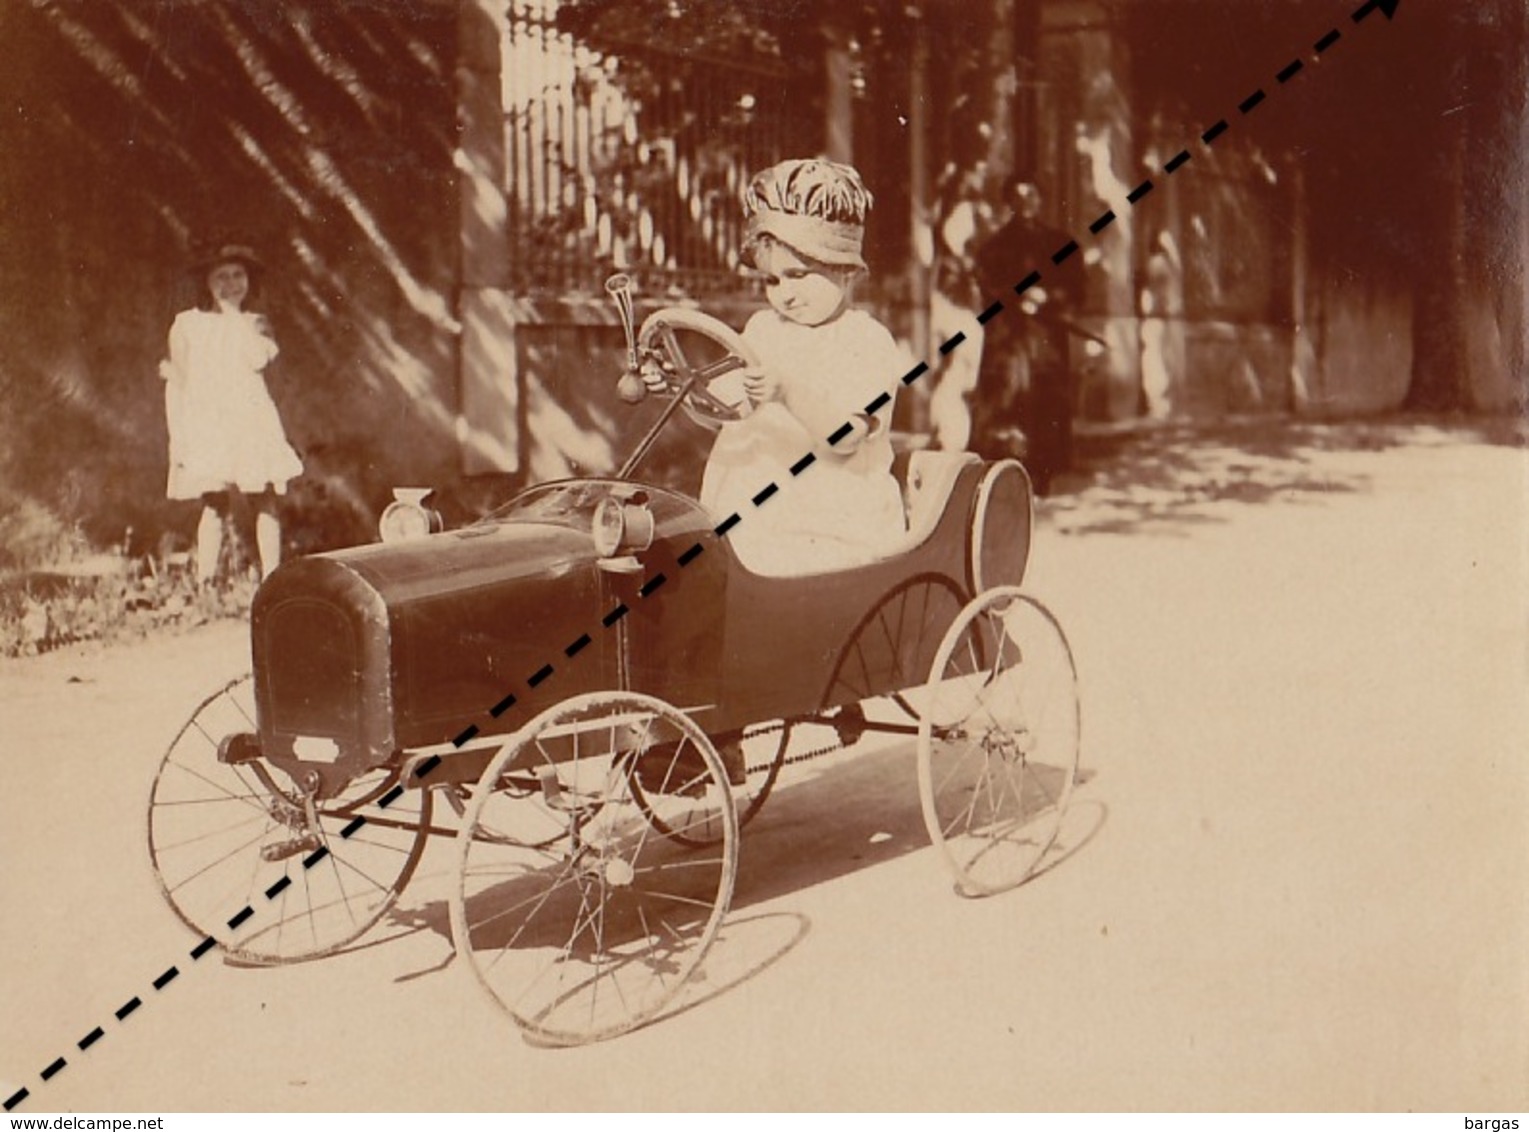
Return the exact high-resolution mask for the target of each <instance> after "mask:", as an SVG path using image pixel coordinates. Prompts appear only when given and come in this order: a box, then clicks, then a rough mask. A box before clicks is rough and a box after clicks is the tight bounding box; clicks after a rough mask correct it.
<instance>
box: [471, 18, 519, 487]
mask: <svg viewBox="0 0 1529 1132" xmlns="http://www.w3.org/2000/svg"><path fill="white" fill-rule="evenodd" d="M457 13H458V17H457V19H458V23H457V28H458V34H457V46H458V52H457V131H458V137H457V149H456V154H455V164H456V170H457V176H458V178H459V179H460V180H459V185H460V193H461V195H460V200H461V205H460V218H459V222H458V231H459V249H460V256H461V258H460V264H461V266H460V292H459V303H458V305H459V309H460V319H461V323H462V332H461V333H462V338H461V345H460V349H459V351H458V365H459V371H458V377H459V391H460V401H459V411H458V414H457V441H458V443H459V444H460V446H461V453H462V471H463V472H464V473H466V474H468V475H474V474H478V473H483V472H514V471H517V470H518V469H519V468H520V463H521V458H520V457H521V453H520V449H521V444H520V435H519V426H518V417H519V404H520V391H519V390H520V375H519V373H518V365H517V360H516V348H515V347H516V343H515V320H514V318H513V317H512V314H511V308H510V294H509V290H508V284H509V250H510V249H509V210H508V206H507V202H506V200H505V192H504V183H505V164H504V162H505V157H504V97H503V87H502V79H501V60H500V45H501V43H502V42H503V37H504V34H505V18H506V16H505V5H504V4H503V2H502V0H458V8H457Z"/></svg>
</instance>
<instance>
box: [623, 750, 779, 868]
mask: <svg viewBox="0 0 1529 1132" xmlns="http://www.w3.org/2000/svg"><path fill="white" fill-rule="evenodd" d="M791 728H792V724H790V723H788V722H785V721H777V722H774V723H763V724H758V725H752V726H749V727H745V728H744V729H743V730H742V731H741V732H738V733H736V734H732V735H728V736H726V737H725V738H723V737H719V738H718V739H717V743H720V744H725V745H726V746H728V747H730V748H731V750H730V751H729V752H728V755H727V756H726V757H724V758H723V765H724V766H726V765H727V762H728V759H733V760H736V762H737V764H738V765H739V766H741V767H742V768H743V774H742V781H741V782H738V781H734V782H733V783H732V787H731V788H732V794H733V809H734V810H735V811H737V814H738V828H739V829H740V830H741V829H742V828H743V827H744V826H746V825H748V823H749V822H750V821H752V820H753V818H754V815H755V814H757V813H758V812H759V810H760V807H761V806H763V805H764V804H765V799H767V798H768V797H769V796H770V791H771V790H773V789H775V780H776V779H777V778H779V777H780V768H781V767H782V766H784V765H785V762H786V748H787V747H788V746H789V745H790V743H791ZM668 758H669V756H668V754H667V752H666V751H665V750H664V749H662V748H658V749H653V750H649V751H645V752H643V753H641V754H637V755H634V756H633V757H632V758H631V759H629V760H628V761H627V764H626V765H627V773H628V774H629V775H630V777H631V779H632V782H631V789H632V796H633V798H634V799H635V800H636V802H637V804H638V805H639V806H641V807H643V810H644V812H645V813H647V814H648V815H649V819H650V820H651V821H652V823H653V827H654V828H655V829H657V830H658V831H659V832H660V833H662V834H663V835H664V836H665V837H667V838H669V839H670V840H671V841H676V842H678V843H679V844H681V845H692V846H701V845H711V844H714V843H715V842H717V841H719V840H721V837H722V827H721V826H720V825H719V824H717V823H716V822H711V823H692V822H681V823H680V826H679V828H678V829H676V828H675V827H674V826H673V825H671V824H670V823H669V822H668V821H666V820H665V819H664V818H663V817H662V816H661V808H652V809H650V808H649V807H648V796H649V794H650V793H652V792H654V785H655V783H658V782H660V781H662V779H663V778H664V776H665V771H666V769H667V768H668V766H669V762H668Z"/></svg>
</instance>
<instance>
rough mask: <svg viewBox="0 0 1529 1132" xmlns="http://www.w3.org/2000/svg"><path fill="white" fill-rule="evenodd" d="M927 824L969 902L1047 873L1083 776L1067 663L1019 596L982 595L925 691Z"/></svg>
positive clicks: (922, 781) (922, 727)
mask: <svg viewBox="0 0 1529 1132" xmlns="http://www.w3.org/2000/svg"><path fill="white" fill-rule="evenodd" d="M918 703H919V708H920V712H921V716H922V718H921V719H920V722H919V734H918V774H919V794H920V796H921V799H922V802H923V808H924V823H925V825H926V826H927V827H928V829H929V836H930V838H931V839H932V840H933V841H934V843H935V845H936V846H938V847H939V850H940V853H941V854H942V855H943V857H944V859H945V862H946V864H947V865H948V866H949V867H950V869H951V871H952V872H953V873H954V874H955V877H956V889H957V891H958V892H960V893H962V894H963V895H967V896H977V895H986V894H990V893H995V892H1002V891H1004V890H1005V889H1009V888H1013V887H1015V886H1016V885H1019V884H1023V883H1024V882H1025V881H1026V880H1028V879H1029V878H1030V877H1032V876H1034V875H1035V874H1036V873H1037V872H1038V871H1040V870H1041V869H1043V868H1044V867H1045V866H1046V864H1047V857H1048V854H1050V853H1051V851H1052V850H1053V847H1054V846H1055V844H1056V839H1057V833H1058V830H1059V828H1060V826H1061V822H1062V816H1063V814H1064V813H1065V812H1066V810H1067V802H1068V799H1069V798H1070V797H1071V795H1072V787H1073V782H1074V779H1075V778H1076V776H1077V770H1078V746H1079V721H1080V717H1079V705H1078V686H1077V673H1076V670H1075V669H1074V667H1073V661H1072V652H1071V650H1070V649H1069V648H1068V646H1067V638H1066V637H1065V636H1063V634H1062V630H1061V628H1060V626H1058V624H1057V622H1056V619H1055V618H1054V617H1052V615H1051V613H1050V612H1049V611H1048V610H1047V609H1046V608H1045V606H1043V605H1041V604H1040V603H1039V602H1037V601H1035V600H1034V599H1032V598H1029V597H1026V596H1025V595H1024V594H1022V593H1020V591H1019V589H1018V588H1017V587H1014V586H1000V587H997V588H995V589H990V590H988V591H986V592H985V593H982V594H980V595H978V596H977V597H976V598H975V599H974V600H973V601H972V603H971V604H970V605H968V606H967V607H966V608H965V609H964V610H963V611H962V613H961V616H960V617H959V618H958V619H957V621H956V622H955V624H953V625H952V626H951V627H950V631H949V632H948V633H947V634H946V636H945V640H944V641H943V642H942V643H941V644H940V649H939V652H938V653H937V654H936V655H935V658H934V664H933V666H932V668H931V670H930V675H929V684H928V685H927V686H926V687H924V688H922V689H920V690H919V693H918Z"/></svg>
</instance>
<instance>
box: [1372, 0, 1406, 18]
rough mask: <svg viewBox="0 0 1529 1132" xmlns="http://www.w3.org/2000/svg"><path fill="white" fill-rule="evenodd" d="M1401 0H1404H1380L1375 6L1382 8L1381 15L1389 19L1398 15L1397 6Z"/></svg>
mask: <svg viewBox="0 0 1529 1132" xmlns="http://www.w3.org/2000/svg"><path fill="white" fill-rule="evenodd" d="M1401 2H1402V0H1378V2H1377V3H1376V5H1375V6H1376V7H1377V8H1379V9H1380V13H1381V15H1383V16H1385V17H1386V19H1388V20H1389V19H1390V18H1391V17H1392V16H1394V15H1396V6H1397V5H1398V4H1400V3H1401Z"/></svg>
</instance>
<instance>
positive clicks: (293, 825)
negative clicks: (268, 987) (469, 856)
mask: <svg viewBox="0 0 1529 1132" xmlns="http://www.w3.org/2000/svg"><path fill="white" fill-rule="evenodd" d="M254 744H255V709H254V696H253V685H252V681H251V680H250V677H248V676H241V677H240V678H238V679H237V680H234V681H232V682H231V683H229V684H228V685H226V686H225V687H224V688H223V689H222V690H221V691H219V692H217V693H215V694H214V695H212V696H210V697H208V698H207V699H206V700H204V701H203V702H202V703H201V705H200V706H199V707H198V708H197V709H196V711H194V712H193V713H192V715H191V718H190V719H189V720H188V721H187V722H186V724H185V726H184V727H182V728H181V730H180V733H179V734H178V735H176V737H175V740H174V741H173V742H172V743H171V744H170V749H169V750H168V751H166V752H165V757H164V759H163V761H162V762H161V763H160V767H159V773H158V774H157V775H156V776H155V779H154V787H153V790H152V792H151V794H150V797H149V823H148V827H149V856H150V859H151V860H152V862H153V865H154V872H155V876H156V877H157V878H158V880H159V885H160V888H161V889H162V890H163V891H164V894H165V897H166V899H168V900H169V902H170V906H171V907H172V908H173V909H174V910H175V913H176V914H177V915H178V916H179V917H180V918H181V919H182V920H183V921H184V922H185V923H186V924H187V926H189V927H191V928H192V929H193V930H195V931H197V932H199V933H201V934H203V935H208V936H212V937H213V938H214V939H216V940H217V941H218V942H219V944H220V945H222V947H223V949H224V950H225V951H227V952H228V953H229V954H230V955H231V956H234V957H236V958H239V959H242V960H245V961H247V962H253V963H287V962H293V961H296V960H299V959H316V958H318V957H319V956H322V955H329V954H331V953H333V952H335V951H337V950H339V949H340V948H342V947H344V946H345V945H346V944H348V943H350V942H352V941H353V940H355V939H357V938H359V937H360V936H361V935H362V933H364V932H365V931H366V930H367V929H368V928H370V927H371V926H372V925H373V924H375V923H376V922H377V921H378V920H379V919H381V918H382V916H383V915H384V914H385V913H386V912H387V910H388V909H389V908H391V907H392V906H393V903H394V902H395V901H396V900H397V899H398V894H399V893H400V892H401V891H402V890H403V887H404V885H405V884H407V883H408V880H409V877H410V876H411V875H413V872H414V869H415V866H416V865H418V864H419V858H420V854H421V852H422V851H423V849H424V842H425V835H426V827H427V826H428V825H429V822H430V794H429V793H428V792H407V793H405V794H403V795H402V796H400V797H398V799H397V800H396V801H393V802H392V803H391V804H390V805H388V806H386V807H382V806H380V805H378V802H379V801H380V800H381V799H382V797H383V796H384V795H385V794H386V793H387V792H388V791H390V790H392V788H393V787H394V785H396V783H397V773H396V771H395V770H392V769H389V768H379V769H378V770H375V771H372V772H369V773H367V774H364V775H362V776H360V777H359V778H356V779H355V780H353V781H352V782H351V783H349V784H348V785H347V786H346V788H345V790H344V791H343V792H342V793H341V795H340V796H339V797H336V798H329V799H324V800H322V801H321V800H317V799H315V798H314V797H313V796H312V794H311V793H310V792H307V791H305V790H304V789H302V787H301V786H300V785H299V784H297V783H295V782H293V781H292V780H291V779H289V778H288V777H287V776H286V775H285V774H283V773H282V772H281V771H279V770H277V769H276V768H274V767H272V766H270V765H269V764H268V763H266V762H265V761H264V760H262V759H260V758H259V756H258V753H257V751H256V750H255V746H254ZM358 818H360V819H364V820H363V821H362V823H361V824H359V825H356V824H355V823H356V819H358ZM346 829H350V835H349V836H345V834H344V833H343V831H344V830H346ZM245 906H248V907H249V908H251V909H252V910H253V913H254V914H253V915H250V916H245V917H243V918H242V919H241V920H240V922H239V923H238V925H237V926H236V927H232V928H231V927H229V921H230V920H231V919H234V918H236V917H237V916H238V914H239V913H240V912H241V910H242V909H243V908H244V907H245Z"/></svg>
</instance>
